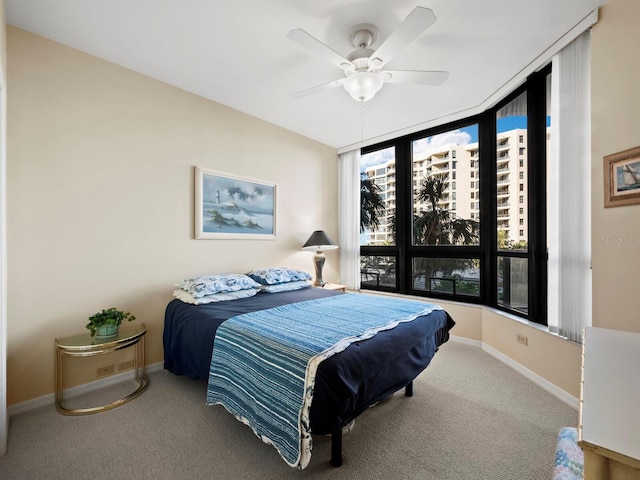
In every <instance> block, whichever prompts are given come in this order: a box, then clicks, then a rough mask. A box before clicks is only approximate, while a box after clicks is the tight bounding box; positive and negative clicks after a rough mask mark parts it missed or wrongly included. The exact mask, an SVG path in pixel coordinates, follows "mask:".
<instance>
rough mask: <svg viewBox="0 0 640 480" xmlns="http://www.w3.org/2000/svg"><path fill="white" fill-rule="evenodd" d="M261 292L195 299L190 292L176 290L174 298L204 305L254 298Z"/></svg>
mask: <svg viewBox="0 0 640 480" xmlns="http://www.w3.org/2000/svg"><path fill="white" fill-rule="evenodd" d="M259 291H260V290H259V289H257V288H249V289H246V290H237V291H235V292H222V293H214V294H213V295H205V296H204V297H200V298H194V297H193V295H191V294H190V293H189V292H187V291H185V290H181V289H180V290H174V291H173V296H174V297H176V298H177V299H178V300H182V301H183V302H184V303H191V304H193V305H204V304H206V303H215V302H228V301H230V300H236V299H238V298H248V297H253V296H254V295H255V294H256V293H258V292H259Z"/></svg>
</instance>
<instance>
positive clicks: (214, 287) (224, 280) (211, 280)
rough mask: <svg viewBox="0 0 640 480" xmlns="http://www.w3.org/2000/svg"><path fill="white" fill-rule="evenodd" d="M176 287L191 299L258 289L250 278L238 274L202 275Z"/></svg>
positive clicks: (257, 285)
mask: <svg viewBox="0 0 640 480" xmlns="http://www.w3.org/2000/svg"><path fill="white" fill-rule="evenodd" d="M178 286H179V287H180V288H181V289H182V290H184V291H186V292H189V293H190V294H191V295H192V296H193V298H201V297H204V296H205V295H213V294H215V293H221V292H237V291H238V290H248V289H250V288H259V287H260V285H259V284H258V283H256V282H254V281H253V280H252V279H251V278H249V277H248V276H246V275H242V274H240V273H225V274H222V275H203V276H199V277H193V278H187V279H185V280H183V281H182V282H180V283H179V284H178Z"/></svg>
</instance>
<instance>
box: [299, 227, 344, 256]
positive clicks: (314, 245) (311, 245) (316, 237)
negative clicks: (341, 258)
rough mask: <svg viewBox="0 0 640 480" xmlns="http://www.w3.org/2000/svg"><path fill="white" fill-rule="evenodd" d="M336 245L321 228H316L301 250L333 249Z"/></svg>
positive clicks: (318, 250) (321, 250)
mask: <svg viewBox="0 0 640 480" xmlns="http://www.w3.org/2000/svg"><path fill="white" fill-rule="evenodd" d="M336 248H338V246H337V245H336V244H335V243H334V241H333V240H331V239H330V238H329V236H328V235H327V234H326V233H324V231H323V230H316V231H315V232H313V233H312V234H311V236H310V237H309V240H307V241H306V243H305V244H304V245H303V246H302V249H303V250H314V251H316V252H323V251H325V250H334V249H336Z"/></svg>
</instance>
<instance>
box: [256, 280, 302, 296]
mask: <svg viewBox="0 0 640 480" xmlns="http://www.w3.org/2000/svg"><path fill="white" fill-rule="evenodd" d="M310 286H311V283H310V282H309V281H307V280H299V281H297V282H286V283H276V284H274V285H262V286H261V287H260V291H261V292H267V293H278V292H288V291H290V290H300V289H301V288H307V287H310Z"/></svg>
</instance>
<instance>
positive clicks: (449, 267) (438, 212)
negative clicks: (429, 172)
mask: <svg viewBox="0 0 640 480" xmlns="http://www.w3.org/2000/svg"><path fill="white" fill-rule="evenodd" d="M448 187H449V184H448V182H447V181H446V180H445V179H443V178H442V177H441V176H438V175H433V176H428V177H424V178H423V179H422V180H421V182H420V189H419V190H418V192H417V194H416V197H415V198H416V202H420V203H422V204H424V210H422V211H421V212H420V213H419V214H416V215H414V219H413V240H414V244H415V245H477V244H478V239H479V235H478V233H479V224H478V222H477V221H475V220H469V219H465V218H461V217H459V216H458V215H456V214H455V213H453V212H452V211H450V210H445V209H444V208H442V207H441V204H442V201H444V200H447V198H448V194H447V193H446V191H447V188H448ZM414 262H415V264H414V269H413V271H414V275H420V276H422V277H423V278H424V280H425V284H424V285H425V288H426V289H427V290H430V289H431V279H432V278H434V277H435V276H438V277H439V278H442V279H449V280H452V281H454V282H456V280H454V279H453V277H460V275H459V273H457V272H460V271H464V270H467V269H469V268H475V267H477V265H476V263H477V260H474V259H466V258H426V257H425V258H416V259H415V260H414ZM445 285H451V283H450V282H445Z"/></svg>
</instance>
